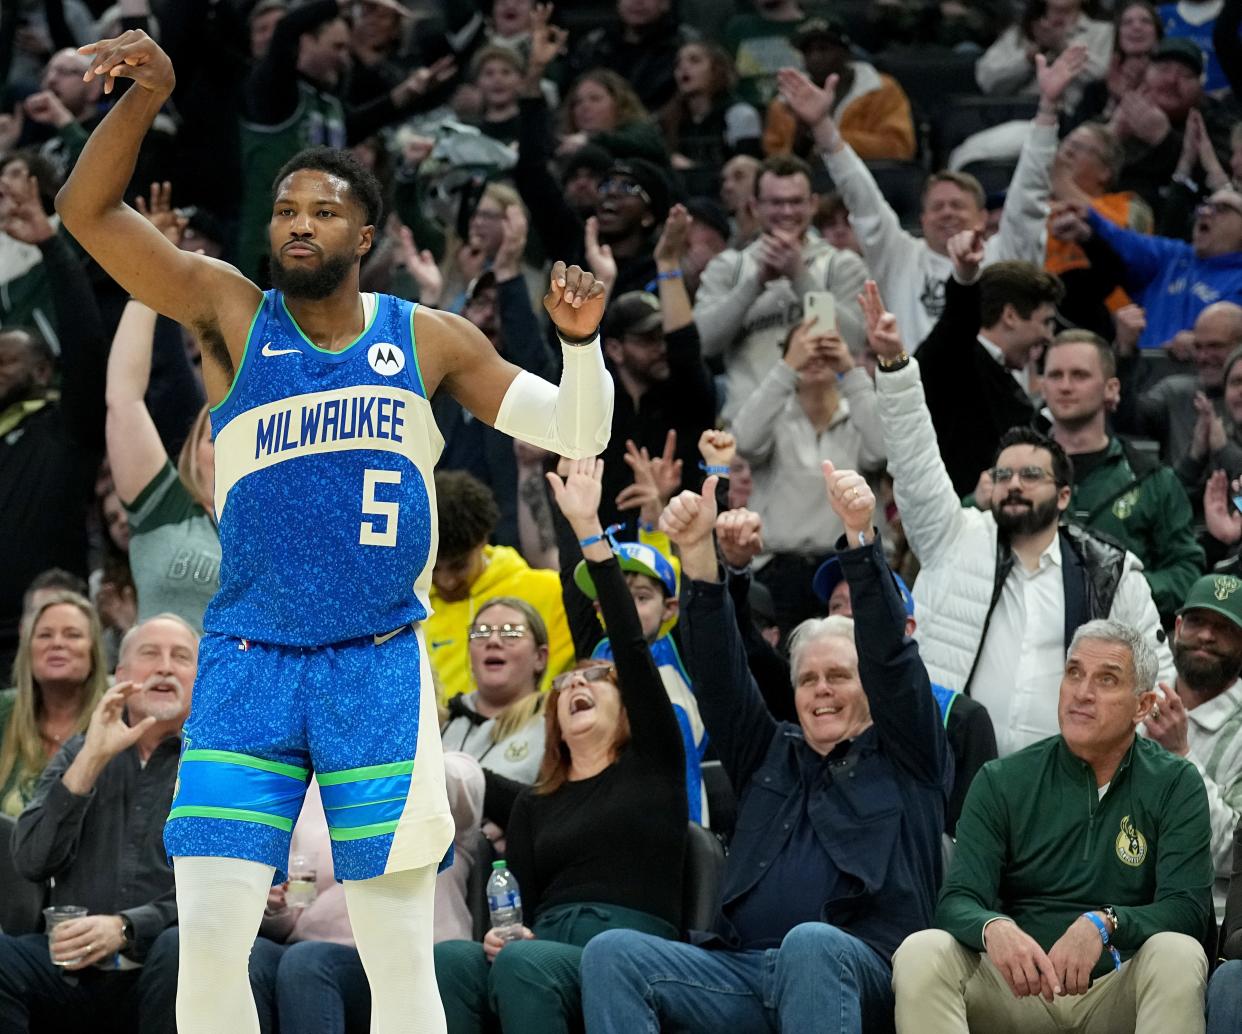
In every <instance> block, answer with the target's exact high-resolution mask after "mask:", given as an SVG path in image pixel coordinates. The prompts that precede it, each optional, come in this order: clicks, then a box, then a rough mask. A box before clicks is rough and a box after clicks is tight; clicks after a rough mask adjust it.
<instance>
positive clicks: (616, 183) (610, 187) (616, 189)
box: [596, 180, 651, 204]
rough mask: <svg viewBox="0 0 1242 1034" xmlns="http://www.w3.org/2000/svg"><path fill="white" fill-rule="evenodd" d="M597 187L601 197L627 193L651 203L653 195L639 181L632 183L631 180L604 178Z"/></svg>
mask: <svg viewBox="0 0 1242 1034" xmlns="http://www.w3.org/2000/svg"><path fill="white" fill-rule="evenodd" d="M596 189H597V191H598V193H599V196H600V197H608V195H610V194H625V195H626V196H627V197H640V198H642V199H643V200H644V201H645V202H647V204H651V195H650V194H648V193H647V192H646V191H645V190H643V188H642V187H641V186H639V185H638V184H637V183H632V182H630V181H629V180H603V181H602V182H601V183H600V185H599V187H597V188H596Z"/></svg>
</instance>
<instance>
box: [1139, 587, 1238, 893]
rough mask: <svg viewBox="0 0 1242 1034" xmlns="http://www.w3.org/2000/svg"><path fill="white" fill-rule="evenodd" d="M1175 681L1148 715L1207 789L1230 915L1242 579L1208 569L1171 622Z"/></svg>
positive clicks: (1155, 734)
mask: <svg viewBox="0 0 1242 1034" xmlns="http://www.w3.org/2000/svg"><path fill="white" fill-rule="evenodd" d="M1173 663H1174V665H1176V667H1177V681H1176V682H1174V683H1173V688H1172V689H1170V688H1169V686H1168V685H1167V684H1162V685H1161V687H1160V688H1161V689H1162V690H1163V691H1164V699H1163V700H1162V701H1161V702H1160V703H1159V704H1157V706H1156V707H1155V709H1153V711H1152V715H1151V717H1150V718H1148V720H1147V722H1146V723H1145V725H1146V730H1147V735H1148V736H1150V737H1151V738H1152V739H1153V740H1155V741H1156V742H1157V743H1159V744H1161V745H1162V746H1164V747H1165V748H1166V749H1167V750H1170V751H1172V752H1173V753H1174V754H1180V755H1181V756H1182V757H1184V758H1189V759H1190V760H1191V761H1192V762H1193V763H1194V766H1195V768H1197V769H1198V770H1199V774H1200V775H1201V776H1203V785H1204V786H1205V787H1206V788H1207V796H1208V813H1209V814H1210V816H1211V820H1212V863H1213V865H1214V866H1215V868H1216V887H1215V893H1214V895H1213V896H1214V897H1215V898H1216V910H1217V913H1218V916H1223V914H1224V903H1225V893H1226V892H1227V891H1228V889H1229V874H1230V871H1231V869H1232V863H1233V832H1234V829H1235V828H1236V827H1237V825H1238V819H1239V818H1242V682H1240V681H1239V680H1238V676H1239V675H1240V674H1242V579H1238V578H1235V577H1234V576H1233V575H1231V574H1209V575H1204V576H1203V577H1202V578H1200V579H1199V580H1198V581H1197V582H1195V583H1194V585H1192V586H1191V587H1190V592H1188V593H1187V594H1186V602H1185V603H1184V604H1183V606H1182V608H1181V610H1179V611H1178V612H1177V622H1176V624H1175V625H1174V626H1173Z"/></svg>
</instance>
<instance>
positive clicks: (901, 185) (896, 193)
mask: <svg viewBox="0 0 1242 1034" xmlns="http://www.w3.org/2000/svg"><path fill="white" fill-rule="evenodd" d="M867 168H868V169H870V170H871V175H872V176H874V177H875V181H876V183H877V184H878V185H879V187H880V191H881V192H882V193H883V194H884V197H885V198H886V199H887V200H888V203H889V204H890V205H892V206H893V211H894V212H896V213H897V218H898V219H900V220H901V225H902V226H904V227H906V229H908V230H917V229H918V226H919V214H920V213H921V212H922V210H923V184H924V182H926V180H927V170H926V169H924V168H923V166H921V165H919V164H918V163H916V162H867Z"/></svg>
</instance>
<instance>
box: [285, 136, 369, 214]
mask: <svg viewBox="0 0 1242 1034" xmlns="http://www.w3.org/2000/svg"><path fill="white" fill-rule="evenodd" d="M303 169H311V170H313V171H315V172H326V173H327V174H328V175H329V176H335V177H336V178H337V179H342V180H344V181H345V182H346V183H347V184H348V185H349V192H350V193H351V194H352V195H353V196H354V200H355V201H357V202H358V204H359V206H360V207H361V208H362V211H363V215H365V216H366V221H367V225H368V226H378V225H379V221H380V217H381V216H382V215H383V214H384V191H383V188H382V187H380V182H379V180H378V179H376V178H375V174H374V173H373V172H371V170H370V169H368V168H366V167H365V166H364V165H363V164H362V163H361V162H360V161H358V159H357V158H355V157H354V156H353V155H352V154H350V153H349V152H348V151H342V150H339V149H337V148H335V147H308V148H307V149H306V150H304V151H299V152H298V153H297V154H295V155H294V156H293V157H292V158H290V159H289V160H288V161H287V162H285V164H284V165H283V166H282V167H281V170H280V172H278V173H276V178H275V179H274V180H273V181H272V198H273V200H275V196H276V191H277V190H279V189H280V185H281V184H282V183H283V182H284V181H285V178H286V177H287V176H291V175H293V173H295V172H301V171H302V170H303Z"/></svg>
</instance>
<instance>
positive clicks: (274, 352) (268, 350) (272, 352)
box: [263, 341, 302, 355]
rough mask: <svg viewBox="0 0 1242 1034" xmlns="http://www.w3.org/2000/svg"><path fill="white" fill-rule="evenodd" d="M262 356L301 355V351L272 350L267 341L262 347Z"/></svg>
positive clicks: (288, 349) (270, 344)
mask: <svg viewBox="0 0 1242 1034" xmlns="http://www.w3.org/2000/svg"><path fill="white" fill-rule="evenodd" d="M263 354H264V355H301V354H302V350H301V349H300V348H273V347H272V343H271V342H270V341H269V342H268V343H267V344H266V345H264V346H263Z"/></svg>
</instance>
